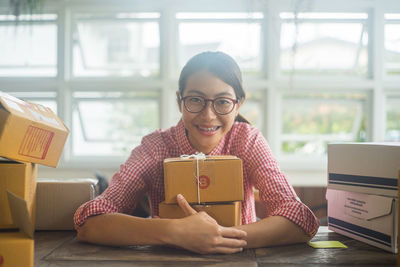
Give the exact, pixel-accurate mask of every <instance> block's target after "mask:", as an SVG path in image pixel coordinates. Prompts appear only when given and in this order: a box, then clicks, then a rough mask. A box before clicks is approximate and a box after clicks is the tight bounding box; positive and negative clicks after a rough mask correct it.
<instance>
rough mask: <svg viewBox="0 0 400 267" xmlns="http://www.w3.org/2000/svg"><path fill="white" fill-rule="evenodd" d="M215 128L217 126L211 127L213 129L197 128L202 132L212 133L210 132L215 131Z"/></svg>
mask: <svg viewBox="0 0 400 267" xmlns="http://www.w3.org/2000/svg"><path fill="white" fill-rule="evenodd" d="M217 128H218V126H216V127H213V128H202V127H200V126H199V129H200V130H202V131H204V132H212V131H215V130H217Z"/></svg>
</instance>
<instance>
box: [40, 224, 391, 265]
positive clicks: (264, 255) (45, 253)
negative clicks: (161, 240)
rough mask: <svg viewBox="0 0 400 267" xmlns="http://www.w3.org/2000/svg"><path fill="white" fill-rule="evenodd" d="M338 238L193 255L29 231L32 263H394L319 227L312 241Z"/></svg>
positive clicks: (66, 233)
mask: <svg viewBox="0 0 400 267" xmlns="http://www.w3.org/2000/svg"><path fill="white" fill-rule="evenodd" d="M320 240H338V241H341V242H342V243H344V244H345V245H346V246H347V247H348V248H330V249H315V248H312V247H310V246H308V245H307V244H296V245H288V246H280V247H272V248H260V249H245V250H244V251H243V252H241V253H237V254H232V255H198V254H195V253H191V252H188V251H185V250H181V249H178V248H172V247H162V246H131V247H109V246H100V245H92V244H87V243H82V242H79V241H78V240H77V238H76V233H75V232H74V231H38V232H36V233H35V266H36V267H38V266H40V267H41V266H57V267H66V266H85V267H86V266H87V267H91V266H122V267H123V266H188V265H190V266H213V267H220V266H221V267H222V266H278V267H283V266H312V267H319V266H341V267H343V266H354V265H357V266H396V259H397V255H394V254H392V253H389V252H386V251H384V250H381V249H379V248H375V247H372V246H370V245H367V244H365V243H362V242H360V241H357V240H353V239H350V238H347V237H345V236H342V235H339V234H337V233H334V232H331V231H329V230H327V227H320V230H319V232H318V233H317V235H316V236H315V237H314V238H313V240H312V241H320Z"/></svg>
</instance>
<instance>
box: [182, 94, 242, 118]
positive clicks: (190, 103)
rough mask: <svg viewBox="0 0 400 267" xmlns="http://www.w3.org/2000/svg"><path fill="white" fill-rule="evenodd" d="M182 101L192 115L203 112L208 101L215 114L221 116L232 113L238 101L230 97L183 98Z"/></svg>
mask: <svg viewBox="0 0 400 267" xmlns="http://www.w3.org/2000/svg"><path fill="white" fill-rule="evenodd" d="M181 101H183V105H184V106H185V109H186V110H187V111H188V112H190V113H200V112H202V111H203V110H204V109H205V108H206V106H207V101H210V102H211V104H212V107H213V109H214V111H215V113H217V114H219V115H226V114H229V113H231V112H232V110H233V109H234V108H235V105H236V103H237V100H235V99H232V98H228V97H217V98H215V99H207V98H204V97H202V96H185V97H182V98H181Z"/></svg>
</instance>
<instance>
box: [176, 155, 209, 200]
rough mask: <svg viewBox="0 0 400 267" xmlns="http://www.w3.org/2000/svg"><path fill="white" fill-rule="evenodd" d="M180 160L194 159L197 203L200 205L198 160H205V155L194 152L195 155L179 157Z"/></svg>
mask: <svg viewBox="0 0 400 267" xmlns="http://www.w3.org/2000/svg"><path fill="white" fill-rule="evenodd" d="M181 159H196V182H197V203H198V204H200V178H199V176H200V174H199V160H204V159H206V155H205V154H204V153H203V152H200V153H198V152H196V154H192V155H181Z"/></svg>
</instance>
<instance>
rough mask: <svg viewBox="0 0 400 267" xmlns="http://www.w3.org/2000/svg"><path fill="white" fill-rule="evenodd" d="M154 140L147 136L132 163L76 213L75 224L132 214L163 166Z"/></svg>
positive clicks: (135, 151) (132, 158) (122, 168)
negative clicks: (154, 149)
mask: <svg viewBox="0 0 400 267" xmlns="http://www.w3.org/2000/svg"><path fill="white" fill-rule="evenodd" d="M151 151H152V149H151V137H144V138H143V141H142V144H141V145H139V146H138V147H136V148H135V149H134V150H133V151H132V153H131V155H130V157H129V158H128V160H127V161H126V162H125V163H124V164H122V165H121V166H120V169H119V171H118V172H117V173H115V174H114V176H113V177H112V179H111V181H110V184H109V186H108V188H107V189H106V190H105V191H104V192H103V193H102V194H101V195H99V196H97V197H96V198H94V199H93V200H91V201H88V202H86V203H84V204H82V205H81V206H80V207H79V208H78V209H77V210H76V212H75V215H74V224H75V228H76V229H78V228H79V227H80V226H81V225H83V224H84V223H85V221H86V220H87V218H88V217H90V216H94V215H99V214H104V213H126V214H129V213H131V212H132V211H133V210H134V208H135V206H136V204H137V203H138V202H139V200H140V198H141V197H142V195H143V194H144V193H145V192H146V191H147V190H148V184H147V181H148V179H149V178H150V177H154V173H155V169H156V168H157V166H158V165H159V164H158V162H157V160H156V159H155V158H154V156H153V155H152V153H151Z"/></svg>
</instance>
